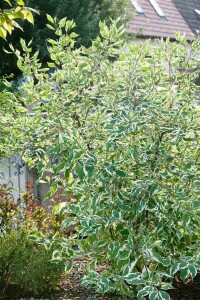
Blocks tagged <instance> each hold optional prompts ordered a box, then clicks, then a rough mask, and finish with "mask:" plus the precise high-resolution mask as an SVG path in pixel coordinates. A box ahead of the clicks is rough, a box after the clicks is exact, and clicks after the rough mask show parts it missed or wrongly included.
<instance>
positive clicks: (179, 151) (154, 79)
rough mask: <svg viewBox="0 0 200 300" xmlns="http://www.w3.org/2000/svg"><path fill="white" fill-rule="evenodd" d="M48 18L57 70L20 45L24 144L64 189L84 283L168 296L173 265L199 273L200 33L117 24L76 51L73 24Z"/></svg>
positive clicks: (187, 273) (160, 298) (176, 270)
mask: <svg viewBox="0 0 200 300" xmlns="http://www.w3.org/2000/svg"><path fill="white" fill-rule="evenodd" d="M48 19H49V21H50V22H51V25H50V26H51V29H52V30H54V29H55V33H56V34H57V36H58V39H57V40H52V39H50V40H49V43H50V46H49V49H48V51H49V53H50V56H51V62H50V63H49V68H51V70H52V72H51V74H50V72H49V70H48V69H45V70H44V69H41V67H40V63H39V62H38V59H37V54H35V55H33V56H31V54H30V49H29V48H28V47H27V46H26V45H25V43H24V42H22V46H23V49H24V52H25V55H24V56H22V55H21V54H19V52H16V54H17V56H18V66H19V67H20V68H21V70H22V71H24V72H25V74H27V75H31V76H32V77H29V80H28V82H27V83H26V84H24V86H23V87H22V88H21V93H22V95H23V100H24V102H26V104H30V103H31V104H32V107H33V110H34V111H35V115H34V116H33V117H32V118H31V119H29V122H27V119H26V118H25V119H24V118H21V119H20V122H21V128H24V137H23V140H24V144H23V145H24V146H23V148H22V151H23V153H24V155H25V156H26V159H27V161H28V162H29V163H32V164H35V165H36V166H37V168H38V172H39V174H40V176H41V177H42V175H43V172H44V171H45V170H48V172H50V173H51V176H52V180H53V183H52V186H51V190H50V192H49V194H48V196H49V197H50V196H52V195H53V194H54V193H55V192H56V190H57V188H58V187H59V186H60V185H62V186H63V188H64V189H65V193H66V195H67V196H68V198H69V201H70V203H66V205H65V207H63V208H62V215H63V214H65V215H66V221H65V222H64V225H65V226H66V227H68V226H69V225H70V224H71V223H74V222H75V223H77V224H78V222H79V223H80V226H78V227H79V228H77V229H78V233H77V235H78V237H79V240H77V243H78V244H79V249H80V251H79V252H78V253H80V252H81V254H82V255H86V256H87V257H88V259H89V262H90V263H89V265H88V270H87V274H86V276H85V277H84V279H83V281H82V284H83V285H85V286H87V285H91V286H93V287H95V288H96V289H97V291H98V292H100V293H105V292H117V293H119V294H121V295H123V296H125V297H126V296H130V297H131V298H133V297H137V299H138V300H144V299H145V298H146V297H149V299H150V300H169V295H168V293H167V290H168V289H170V288H172V281H173V279H174V277H175V275H179V276H180V279H181V280H182V281H186V280H193V278H194V277H195V276H196V274H197V272H198V270H199V269H200V251H199V250H200V239H199V237H200V236H199V228H200V196H199V187H200V181H199V177H200V168H199V166H200V164H199V154H200V148H199V141H200V139H199V138H200V129H199V119H198V117H199V116H198V107H197V99H198V97H197V95H198V87H197V86H196V85H195V79H196V78H197V76H198V69H199V61H198V53H199V49H200V41H199V39H197V40H195V41H194V42H193V43H192V44H191V45H188V44H187V41H186V38H185V37H181V36H179V35H178V34H176V39H177V41H176V42H174V43H171V42H170V41H169V40H166V41H163V40H161V41H157V44H156V45H154V46H151V44H150V43H149V42H148V41H147V42H142V43H140V44H139V43H134V42H133V43H132V44H131V43H129V44H123V41H122V40H121V36H122V35H123V32H124V29H123V27H121V28H118V27H117V22H113V24H112V25H111V27H110V28H109V27H107V26H106V25H105V24H104V23H100V30H101V35H100V37H98V38H97V39H96V40H94V41H93V42H92V46H91V47H90V48H89V49H86V48H85V47H82V48H80V49H74V43H75V41H74V38H75V37H76V34H75V33H73V32H72V29H73V27H74V23H73V22H71V21H68V20H66V19H63V20H61V21H60V22H59V24H56V22H55V20H53V19H52V18H51V17H48ZM188 48H189V49H190V50H188ZM85 237H86V238H85ZM83 238H85V239H83ZM61 247H62V249H65V247H66V244H65V243H63V244H62V245H61ZM104 261H107V268H106V270H103V271H102V272H100V273H99V272H97V271H96V267H97V266H98V265H100V264H102V263H103V262H104ZM69 269H70V267H69Z"/></svg>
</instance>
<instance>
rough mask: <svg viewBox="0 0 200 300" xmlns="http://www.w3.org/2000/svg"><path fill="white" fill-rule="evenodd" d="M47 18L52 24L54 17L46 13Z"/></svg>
mask: <svg viewBox="0 0 200 300" xmlns="http://www.w3.org/2000/svg"><path fill="white" fill-rule="evenodd" d="M47 20H48V21H49V22H51V23H52V24H54V19H53V18H52V17H51V16H50V15H48V14H47Z"/></svg>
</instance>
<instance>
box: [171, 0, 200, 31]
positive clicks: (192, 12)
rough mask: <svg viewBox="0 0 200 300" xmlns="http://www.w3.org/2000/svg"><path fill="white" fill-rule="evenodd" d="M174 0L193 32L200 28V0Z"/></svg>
mask: <svg viewBox="0 0 200 300" xmlns="http://www.w3.org/2000/svg"><path fill="white" fill-rule="evenodd" d="M173 2H174V4H175V5H176V7H177V9H178V11H179V12H180V14H181V15H182V17H183V18H184V20H185V21H186V23H187V24H188V25H189V27H190V28H191V30H192V31H193V33H196V31H197V30H200V0H173ZM198 11H199V14H198Z"/></svg>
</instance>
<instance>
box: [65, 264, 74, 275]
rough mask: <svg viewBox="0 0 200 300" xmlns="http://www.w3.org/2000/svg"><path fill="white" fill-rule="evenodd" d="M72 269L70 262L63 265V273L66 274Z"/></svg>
mask: <svg viewBox="0 0 200 300" xmlns="http://www.w3.org/2000/svg"><path fill="white" fill-rule="evenodd" d="M72 267H73V262H72V261H70V262H69V263H67V264H66V265H65V273H66V274H68V273H69V272H70V271H71V269H72Z"/></svg>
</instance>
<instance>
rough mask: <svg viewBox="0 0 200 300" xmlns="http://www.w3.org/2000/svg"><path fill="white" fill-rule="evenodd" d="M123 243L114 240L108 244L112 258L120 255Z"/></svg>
mask: <svg viewBox="0 0 200 300" xmlns="http://www.w3.org/2000/svg"><path fill="white" fill-rule="evenodd" d="M120 248H121V245H120V243H119V242H118V241H115V242H112V243H110V244H109V245H108V255H109V257H110V258H111V259H116V258H117V257H118V255H119V252H120Z"/></svg>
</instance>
